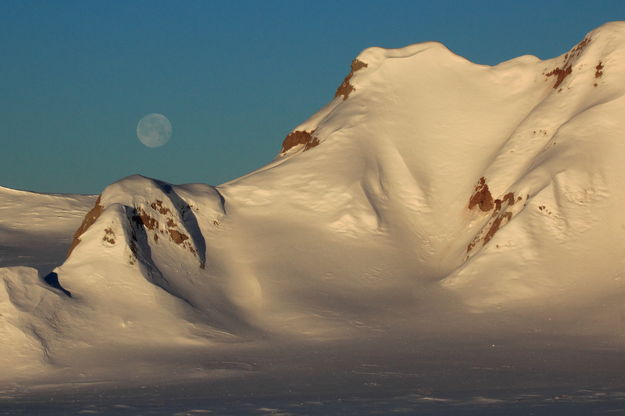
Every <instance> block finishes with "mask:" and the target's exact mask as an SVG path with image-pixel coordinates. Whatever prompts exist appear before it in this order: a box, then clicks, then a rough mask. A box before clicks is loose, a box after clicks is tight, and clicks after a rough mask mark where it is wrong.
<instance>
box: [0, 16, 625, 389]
mask: <svg viewBox="0 0 625 416" xmlns="http://www.w3.org/2000/svg"><path fill="white" fill-rule="evenodd" d="M624 62H625V23H622V22H621V23H609V24H606V25H604V26H601V27H600V28H598V29H596V30H594V31H592V32H590V33H589V34H588V35H587V36H586V37H585V38H584V39H582V40H581V41H580V42H579V43H578V44H577V45H575V46H574V47H573V48H572V49H571V50H570V51H568V52H566V53H565V54H563V55H562V56H559V57H556V58H553V59H549V60H545V61H541V60H539V59H538V58H536V57H533V56H522V57H519V58H516V59H513V60H510V61H507V62H503V63H501V64H499V65H496V66H485V65H476V64H474V63H471V62H469V61H467V60H466V59H464V58H462V57H460V56H457V55H455V54H454V53H452V52H450V51H449V50H448V49H447V48H445V46H443V45H441V44H439V43H433V42H429V43H421V44H416V45H411V46H408V47H405V48H401V49H382V48H369V49H366V50H365V51H363V52H362V53H361V54H360V55H358V56H357V57H356V59H355V60H354V61H353V62H352V65H351V72H350V73H349V74H348V75H347V77H346V78H345V80H344V81H343V83H342V84H341V85H340V86H339V88H338V89H337V91H336V95H335V97H334V99H332V101H331V102H330V103H329V104H327V105H326V106H325V107H324V108H322V109H321V110H320V111H319V112H318V113H316V114H314V115H313V116H312V117H311V118H310V119H308V120H306V121H305V122H304V123H302V124H300V125H299V126H296V127H295V128H294V129H293V131H292V132H291V133H290V134H289V135H288V136H287V137H286V138H285V139H284V142H283V143H282V147H281V149H279V154H278V155H277V156H276V158H275V159H274V160H273V161H272V162H271V163H269V164H268V165H266V166H264V167H262V168H260V169H258V170H256V171H254V172H251V173H249V174H248V175H246V176H243V177H241V178H239V179H236V180H233V181H231V182H228V183H225V184H222V185H219V186H209V185H204V184H189V185H171V184H168V183H164V182H161V181H159V180H155V179H149V178H145V177H142V176H131V177H128V178H125V179H122V180H120V181H119V182H116V183H114V184H112V185H110V186H108V187H107V188H106V189H105V190H104V191H103V192H102V194H101V195H100V196H99V197H98V198H97V201H94V200H93V198H90V199H89V200H88V201H87V200H85V201H83V203H85V204H86V203H87V202H88V203H89V204H91V203H94V205H93V206H92V208H91V209H90V211H88V212H86V211H87V210H88V208H85V209H84V211H81V212H85V217H84V220H83V221H82V224H81V225H80V226H78V227H77V228H76V229H72V230H71V231H68V232H67V235H66V237H65V238H66V240H64V241H66V242H67V245H69V246H71V248H70V250H69V254H68V257H67V258H66V259H65V260H64V261H63V262H62V264H61V265H59V266H58V267H56V268H55V269H54V270H53V271H51V270H48V271H50V272H51V274H49V275H48V274H47V272H48V271H46V272H45V273H42V272H41V270H39V271H37V270H36V269H34V268H30V267H24V266H19V267H18V266H12V267H4V268H2V269H0V279H2V281H3V282H4V284H3V285H0V338H1V339H2V340H3V342H2V344H0V365H1V366H2V368H3V369H8V370H7V371H3V372H2V374H1V375H0V379H5V380H15V379H16V378H20V377H25V378H28V377H33V376H38V375H41V374H44V373H45V374H48V375H50V374H57V373H54V371H61V370H58V369H59V368H61V369H69V370H66V371H68V372H69V374H76V372H77V371H87V370H85V369H89V371H92V372H93V373H89V371H87V373H88V374H104V373H106V374H109V373H107V371H109V370H110V368H109V367H110V366H111V364H110V363H115V364H116V365H120V364H119V363H120V362H122V363H126V364H127V365H130V364H129V363H136V359H135V358H136V357H137V356H145V355H150V356H160V355H159V354H161V355H162V356H164V357H166V360H171V361H173V362H176V360H177V359H178V358H176V356H177V355H178V353H179V352H182V351H185V352H187V353H189V351H191V352H196V351H198V350H203V351H213V352H217V351H221V350H222V349H223V348H225V346H227V345H229V346H232V345H239V346H240V345H244V346H247V347H248V348H249V347H250V346H256V347H258V348H261V349H262V348H272V347H271V346H275V345H285V344H288V343H293V342H295V343H304V344H306V343H323V342H330V341H336V340H341V341H345V340H358V339H366V338H367V337H370V336H372V334H374V333H385V332H386V331H398V332H399V333H401V332H402V331H404V330H406V331H415V332H417V333H445V334H451V333H463V334H466V333H470V334H477V336H480V335H479V334H484V333H487V331H492V330H497V331H500V333H502V334H504V333H507V334H511V335H510V336H519V334H527V333H529V332H532V331H533V332H550V333H561V334H567V335H571V334H574V335H593V336H598V337H603V338H601V339H612V338H613V337H616V336H619V334H620V328H621V327H622V318H621V317H622V313H623V309H622V305H623V302H622V299H623V298H624V296H625V264H624V262H625V256H624V253H625V239H624V238H622V235H621V234H622V233H623V232H624V229H625V220H624V219H623V215H622V207H623V206H625V188H624V187H623V186H622V184H623V183H624V182H625V165H624V164H623V160H624V155H625V140H624V139H623V138H624V137H625V118H624V117H623V114H622V113H623V109H625V98H624V94H625V64H624ZM0 197H1V198H2V200H3V201H11V200H12V199H13V198H15V195H14V194H13V193H11V191H6V192H4V191H2V193H0ZM22 197H23V196H22ZM58 198H63V197H62V196H58ZM32 201H33V204H37V203H38V202H37V201H38V199H36V198H34V197H33V199H32ZM57 201H61V200H60V199H57ZM4 203H5V204H8V202H4ZM10 221H11V219H10V218H7V217H5V218H4V219H3V220H2V226H3V227H5V226H6V225H7V224H10ZM77 225H78V224H77V222H76V221H74V222H72V226H74V227H76V226H77ZM72 235H73V241H71V243H70V240H71V239H72ZM46 277H47V278H46ZM50 282H54V283H53V284H50ZM268 346H269V347H268ZM172 357H173V358H172ZM126 364H124V365H126ZM133 365H134V364H133ZM132 368H135V367H132ZM54 369H57V370H54Z"/></svg>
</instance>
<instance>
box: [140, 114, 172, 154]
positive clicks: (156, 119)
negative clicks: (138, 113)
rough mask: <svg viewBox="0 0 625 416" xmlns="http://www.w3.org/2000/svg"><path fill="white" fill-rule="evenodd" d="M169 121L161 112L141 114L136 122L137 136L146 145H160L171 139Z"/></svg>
mask: <svg viewBox="0 0 625 416" xmlns="http://www.w3.org/2000/svg"><path fill="white" fill-rule="evenodd" d="M171 133H172V127H171V123H170V122H169V120H168V119H167V117H165V116H164V115H162V114H158V113H152V114H148V115H146V116H143V118H142V119H141V120H139V123H138V124H137V137H138V138H139V140H140V141H141V143H143V144H144V145H146V146H147V147H160V146H162V145H164V144H165V143H167V142H168V141H169V139H171Z"/></svg>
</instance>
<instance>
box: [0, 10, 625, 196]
mask: <svg viewBox="0 0 625 416" xmlns="http://www.w3.org/2000/svg"><path fill="white" fill-rule="evenodd" d="M611 20H625V1H621V0H618V1H598V2H588V1H577V0H566V1H560V0H558V1H549V0H542V1H522V2H521V1H511V0H510V1H506V0H500V1H462V0H457V1H416V0H414V1H400V0H393V1H364V0H361V1H319V0H317V1H314V2H311V1H299V0H292V1H286V0H285V1H278V0H265V1H260V0H258V1H236V0H232V1H208V0H205V1H192V0H186V1H158V0H152V1H131V0H126V1H113V0H110V1H84V0H80V1H62V0H57V1H28V0H19V1H12V0H3V1H2V2H0V145H1V152H0V185H3V186H8V187H12V188H18V189H28V190H34V191H40V192H77V193H99V192H100V191H101V190H102V189H103V188H104V187H105V186H106V185H107V184H109V183H111V182H113V181H115V180H117V179H119V178H122V177H124V176H127V175H130V174H133V173H140V174H143V175H146V176H151V177H156V178H159V179H162V180H165V181H168V182H173V183H186V182H205V183H210V184H213V185H217V184H220V183H223V182H225V181H227V180H230V179H234V178H236V177H238V176H241V175H243V174H245V173H247V172H249V171H251V170H254V169H256V168H258V167H260V166H262V165H263V164H265V163H267V162H269V161H271V160H272V159H273V157H274V156H275V155H276V154H277V152H278V151H279V149H280V144H281V142H282V139H283V138H284V136H285V135H286V134H287V133H288V132H289V131H290V130H291V129H292V128H293V127H295V126H296V125H297V124H299V123H300V122H302V121H303V120H305V119H306V118H308V117H309V116H310V115H312V114H313V113H314V112H315V111H317V110H318V109H319V108H320V107H322V106H323V105H324V104H326V103H327V102H328V101H329V100H330V99H331V98H332V96H333V94H334V91H335V89H336V87H337V86H338V85H339V84H340V82H341V80H342V79H343V77H344V76H345V75H346V74H347V72H348V71H349V64H350V62H351V60H352V59H353V58H354V57H355V56H356V55H357V54H358V53H359V52H360V51H361V50H362V49H364V48H367V47H369V46H382V47H389V48H396V47H402V46H405V45H408V44H411V43H417V42H424V41H428V40H438V41H441V42H443V43H444V44H445V45H447V47H448V48H450V49H451V50H452V51H454V52H456V53H458V54H460V55H462V56H465V57H466V58H468V59H470V60H472V61H474V62H477V63H482V64H496V63H498V62H500V61H503V60H506V59H510V58H513V57H516V56H519V55H523V54H533V55H536V56H538V57H540V58H543V59H544V58H550V57H553V56H557V55H560V54H562V53H564V52H565V51H567V50H568V49H569V48H570V47H571V46H573V45H574V44H575V43H577V42H578V41H579V40H581V39H582V38H583V37H584V34H585V33H587V32H588V31H590V30H592V29H594V28H595V27H597V26H599V25H601V24H602V23H604V22H606V21H611ZM148 113H162V114H165V115H166V116H167V117H168V118H169V119H170V120H171V123H172V125H173V129H174V133H173V137H172V139H171V140H170V141H169V143H168V144H166V145H165V146H163V147H159V148H147V147H145V146H143V145H142V144H141V143H140V142H139V140H138V139H137V137H136V135H135V128H136V125H137V122H138V121H139V119H140V118H141V117H142V116H144V115H145V114H148Z"/></svg>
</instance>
